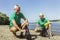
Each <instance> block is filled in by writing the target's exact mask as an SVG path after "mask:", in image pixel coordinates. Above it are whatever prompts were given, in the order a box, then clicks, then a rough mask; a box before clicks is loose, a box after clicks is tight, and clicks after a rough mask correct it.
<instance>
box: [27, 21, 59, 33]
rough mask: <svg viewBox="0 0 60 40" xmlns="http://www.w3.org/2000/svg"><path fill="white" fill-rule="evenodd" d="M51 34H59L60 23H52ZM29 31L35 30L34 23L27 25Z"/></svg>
mask: <svg viewBox="0 0 60 40" xmlns="http://www.w3.org/2000/svg"><path fill="white" fill-rule="evenodd" d="M51 25H52V33H55V34H60V22H52V24H51ZM28 28H29V29H32V30H34V29H35V28H36V23H29V26H28Z"/></svg>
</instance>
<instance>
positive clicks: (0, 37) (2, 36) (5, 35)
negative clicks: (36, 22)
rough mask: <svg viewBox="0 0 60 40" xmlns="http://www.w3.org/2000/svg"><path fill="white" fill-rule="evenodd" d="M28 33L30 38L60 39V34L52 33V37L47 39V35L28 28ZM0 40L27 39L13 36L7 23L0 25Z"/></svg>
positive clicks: (37, 39)
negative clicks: (41, 34) (40, 34)
mask: <svg viewBox="0 0 60 40" xmlns="http://www.w3.org/2000/svg"><path fill="white" fill-rule="evenodd" d="M19 33H20V32H17V35H19ZM30 33H31V35H32V38H34V40H60V35H54V36H53V37H52V39H49V38H48V37H41V36H39V33H36V32H34V31H33V30H30ZM0 40H27V39H26V38H17V37H15V36H14V35H13V34H12V33H11V32H10V31H9V26H8V25H0Z"/></svg>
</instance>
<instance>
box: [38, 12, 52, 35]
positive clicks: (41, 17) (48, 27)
mask: <svg viewBox="0 0 60 40" xmlns="http://www.w3.org/2000/svg"><path fill="white" fill-rule="evenodd" d="M37 24H38V25H40V26H41V29H42V30H41V35H42V36H46V33H47V30H48V35H49V36H51V25H50V22H49V20H48V19H47V18H44V14H42V13H41V14H40V15H39V20H38V22H37ZM38 25H37V26H38Z"/></svg>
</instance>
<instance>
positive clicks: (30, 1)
mask: <svg viewBox="0 0 60 40" xmlns="http://www.w3.org/2000/svg"><path fill="white" fill-rule="evenodd" d="M16 4H18V5H19V6H20V7H21V12H22V13H23V14H24V15H25V17H26V18H27V19H28V20H29V22H35V21H37V20H38V19H39V14H40V13H44V15H45V17H46V18H48V19H49V20H53V19H60V0H0V12H3V13H5V14H6V15H7V16H9V17H10V15H11V13H12V12H13V11H14V5H16Z"/></svg>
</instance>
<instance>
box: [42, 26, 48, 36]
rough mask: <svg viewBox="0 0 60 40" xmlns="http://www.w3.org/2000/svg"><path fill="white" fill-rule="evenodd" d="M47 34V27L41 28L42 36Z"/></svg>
mask: <svg viewBox="0 0 60 40" xmlns="http://www.w3.org/2000/svg"><path fill="white" fill-rule="evenodd" d="M46 35H47V29H46V28H45V27H43V28H42V30H41V36H43V37H45V36H46Z"/></svg>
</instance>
